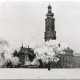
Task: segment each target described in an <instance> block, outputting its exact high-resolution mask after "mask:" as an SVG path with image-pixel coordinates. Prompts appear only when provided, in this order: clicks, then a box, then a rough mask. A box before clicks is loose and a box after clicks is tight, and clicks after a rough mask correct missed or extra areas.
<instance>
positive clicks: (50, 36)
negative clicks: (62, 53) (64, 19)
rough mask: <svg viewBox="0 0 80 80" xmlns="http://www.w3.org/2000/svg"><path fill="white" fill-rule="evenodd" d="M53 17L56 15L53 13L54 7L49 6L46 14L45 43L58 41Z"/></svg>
mask: <svg viewBox="0 0 80 80" xmlns="http://www.w3.org/2000/svg"><path fill="white" fill-rule="evenodd" d="M53 16H54V14H53V13H52V7H51V6H50V4H49V6H48V13H47V14H46V17H47V18H46V19H45V33H44V39H45V41H49V40H56V31H55V18H53Z"/></svg>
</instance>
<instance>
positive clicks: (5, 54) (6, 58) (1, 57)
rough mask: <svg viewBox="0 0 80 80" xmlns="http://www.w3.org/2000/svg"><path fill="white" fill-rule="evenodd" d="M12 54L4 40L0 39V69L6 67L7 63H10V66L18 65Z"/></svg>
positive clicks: (17, 60)
mask: <svg viewBox="0 0 80 80" xmlns="http://www.w3.org/2000/svg"><path fill="white" fill-rule="evenodd" d="M12 53H13V52H12V50H11V48H10V46H9V43H8V42H7V41H6V40H2V39H0V67H3V66H5V67H6V64H7V63H8V62H11V63H12V65H17V64H18V63H19V59H18V58H17V57H13V56H12Z"/></svg>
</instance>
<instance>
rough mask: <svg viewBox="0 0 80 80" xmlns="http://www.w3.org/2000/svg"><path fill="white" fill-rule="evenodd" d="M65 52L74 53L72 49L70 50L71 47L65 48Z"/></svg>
mask: <svg viewBox="0 0 80 80" xmlns="http://www.w3.org/2000/svg"><path fill="white" fill-rule="evenodd" d="M63 51H73V50H72V49H70V48H69V47H67V48H65V49H64V50H63Z"/></svg>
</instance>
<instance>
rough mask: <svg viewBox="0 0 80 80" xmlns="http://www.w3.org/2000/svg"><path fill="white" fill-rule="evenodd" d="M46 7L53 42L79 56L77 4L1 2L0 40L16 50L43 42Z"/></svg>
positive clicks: (79, 23)
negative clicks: (54, 37) (51, 17)
mask: <svg viewBox="0 0 80 80" xmlns="http://www.w3.org/2000/svg"><path fill="white" fill-rule="evenodd" d="M49 3H50V4H51V6H52V12H53V13H54V18H55V29H56V33H57V40H59V41H60V42H63V43H66V44H68V45H69V46H70V47H71V48H72V49H73V50H74V51H75V52H78V53H80V2H74V1H73V2H72V1H71V2H70V1H69V2H68V1H67V2H66V1H64V2H61V1H60V2H59V1H57V2H55V1H52V2H51V1H38V2H37V1H11V2H10V1H4V2H2V1H1V2H0V38H3V39H5V40H7V41H9V43H10V44H11V45H12V46H14V47H15V46H16V47H20V46H21V44H22V43H23V44H24V45H25V46H27V44H29V43H32V42H34V41H35V40H36V41H44V30H45V18H46V15H45V14H46V13H47V11H48V10H47V7H48V5H49Z"/></svg>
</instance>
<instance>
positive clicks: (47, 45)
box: [34, 40, 67, 63]
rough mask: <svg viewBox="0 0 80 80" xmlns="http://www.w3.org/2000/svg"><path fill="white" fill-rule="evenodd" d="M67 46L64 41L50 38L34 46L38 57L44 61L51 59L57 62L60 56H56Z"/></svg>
mask: <svg viewBox="0 0 80 80" xmlns="http://www.w3.org/2000/svg"><path fill="white" fill-rule="evenodd" d="M66 47H67V46H66V45H65V44H63V43H61V44H60V43H59V41H57V40H49V41H47V42H43V43H42V44H40V45H36V46H35V48H34V52H35V54H36V57H37V58H38V59H41V60H42V61H43V62H46V63H47V62H48V61H49V59H50V61H54V62H57V61H59V57H56V56H57V55H59V54H63V49H65V48H66Z"/></svg>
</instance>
